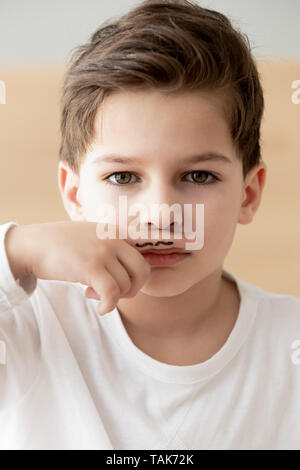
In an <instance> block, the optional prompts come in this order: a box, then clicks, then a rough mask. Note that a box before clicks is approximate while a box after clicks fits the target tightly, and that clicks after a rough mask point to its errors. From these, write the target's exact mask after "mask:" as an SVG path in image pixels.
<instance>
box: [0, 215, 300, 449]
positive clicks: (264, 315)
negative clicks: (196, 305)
mask: <svg viewBox="0 0 300 470" xmlns="http://www.w3.org/2000/svg"><path fill="white" fill-rule="evenodd" d="M12 224H15V225H17V224H16V223H15V222H9V223H7V224H2V225H0V260H1V263H0V449H36V450H37V449H81V450H83V449H107V450H114V449H120V450H121V449H131V450H132V449H145V450H149V449H150V450H155V449H161V450H163V449H182V450H185V449H186V450H198V449H199V450H200V449H207V450H208V449H235V450H237V449H274V450H275V449H276V450H277V449H300V300H299V299H297V298H295V297H292V296H290V295H279V294H275V293H273V292H269V291H265V290H262V289H261V288H259V287H257V286H254V285H251V284H249V283H247V282H246V281H244V280H241V279H238V278H237V277H236V276H234V275H233V274H231V273H229V272H228V271H226V270H223V275H225V276H228V277H229V278H231V279H233V280H235V281H236V283H237V286H238V290H239V293H240V296H241V305H240V311H239V315H238V317H237V320H236V323H235V325H234V328H233V330H232V331H231V333H230V335H229V337H228V339H227V341H226V342H225V344H224V345H223V346H222V347H221V349H220V350H219V351H218V352H217V353H216V354H214V355H213V356H212V357H211V358H210V359H208V360H207V361H205V362H202V363H199V364H195V365H190V366H175V365H170V364H166V363H162V362H160V361H157V360H156V359H154V358H152V357H151V356H148V355H147V354H145V353H144V352H143V351H142V350H140V349H139V348H137V347H136V346H135V344H134V343H133V341H132V340H131V338H130V337H129V335H128V334H127V331H126V329H125V327H124V325H123V323H122V319H121V317H120V314H119V312H118V309H117V308H115V309H114V310H112V311H111V312H110V313H108V314H106V315H104V316H100V315H98V313H97V302H98V301H96V300H94V299H87V298H86V297H85V296H84V290H85V288H86V286H84V285H82V284H80V283H70V282H63V281H49V280H41V279H37V280H36V279H35V278H23V279H22V280H21V281H20V283H19V281H15V279H14V277H13V274H12V272H11V270H10V267H9V264H8V260H7V256H6V251H5V245H4V237H5V234H6V232H7V230H8V228H9V227H10V226H11V225H12ZM62 262H63V260H62Z"/></svg>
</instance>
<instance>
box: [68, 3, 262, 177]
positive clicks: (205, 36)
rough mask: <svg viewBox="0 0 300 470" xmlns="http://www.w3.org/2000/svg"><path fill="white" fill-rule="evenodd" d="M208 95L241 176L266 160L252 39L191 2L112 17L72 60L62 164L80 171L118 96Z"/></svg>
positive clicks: (220, 16)
mask: <svg viewBox="0 0 300 470" xmlns="http://www.w3.org/2000/svg"><path fill="white" fill-rule="evenodd" d="M138 89H144V90H157V91H159V92H161V93H166V94H172V93H177V92H178V93H180V92H184V91H196V90H200V91H205V92H207V91H208V92H212V93H216V94H218V95H219V96H220V97H222V103H224V107H223V109H224V111H225V116H226V120H227V122H228V125H229V128H230V133H231V136H232V139H233V143H234V145H235V148H236V151H237V155H238V158H239V159H240V160H242V165H243V176H244V177H245V175H246V174H247V173H248V171H249V170H250V169H251V168H252V167H253V166H255V165H256V164H258V163H259V162H260V159H261V150H260V126H261V119H262V115H263V110H264V97H263V91H262V87H261V84H260V78H259V73H258V70H257V67H256V64H255V61H254V58H253V56H252V53H251V47H250V43H249V39H248V37H247V35H245V34H243V33H242V32H240V31H239V30H237V29H235V28H234V27H233V26H232V24H231V21H230V20H229V19H228V18H227V17H226V16H224V15H223V14H221V13H219V12H217V11H214V10H210V9H207V8H203V7H201V6H200V5H199V4H198V3H196V2H193V1H188V0H145V1H143V2H140V3H139V4H138V5H137V6H136V7H135V8H133V9H132V10H130V11H129V12H128V13H126V14H124V15H123V16H121V17H120V18H118V19H109V20H107V21H105V22H104V23H102V24H101V26H100V27H99V28H98V29H97V30H96V31H95V32H94V33H93V34H92V35H91V36H90V38H89V41H88V42H87V43H86V44H83V45H79V46H77V47H76V48H75V51H74V52H73V54H72V55H71V58H70V63H69V67H68V69H67V71H66V75H65V78H64V81H63V85H62V90H61V122H60V130H61V145H60V149H59V158H60V160H63V161H66V162H67V163H68V164H69V165H70V167H71V168H72V170H73V171H75V172H76V173H78V172H79V168H80V164H81V162H82V158H83V156H84V155H85V153H86V152H87V150H88V148H89V146H90V144H91V142H92V141H93V140H94V136H95V134H94V132H95V118H96V114H97V111H98V109H99V106H101V103H103V102H104V99H105V98H106V97H108V96H109V95H111V94H112V93H113V92H118V91H126V90H138Z"/></svg>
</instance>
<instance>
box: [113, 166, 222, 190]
mask: <svg viewBox="0 0 300 470" xmlns="http://www.w3.org/2000/svg"><path fill="white" fill-rule="evenodd" d="M115 175H116V176H117V177H116V180H117V181H116V182H111V181H110V180H109V178H111V177H112V176H115ZM124 175H125V176H124ZM187 175H193V181H190V182H191V183H196V184H200V185H204V184H211V183H213V182H214V181H219V178H218V177H217V176H216V175H214V174H213V173H210V172H208V171H204V170H198V171H192V172H190V173H187V174H186V175H185V176H187ZM130 176H135V175H134V174H133V173H131V172H130V171H120V172H116V173H112V174H110V175H108V176H107V177H106V178H104V181H105V183H108V184H114V185H116V186H127V185H128V184H129V181H130ZM203 176H204V178H203ZM208 176H210V177H211V180H210V182H207V177H208Z"/></svg>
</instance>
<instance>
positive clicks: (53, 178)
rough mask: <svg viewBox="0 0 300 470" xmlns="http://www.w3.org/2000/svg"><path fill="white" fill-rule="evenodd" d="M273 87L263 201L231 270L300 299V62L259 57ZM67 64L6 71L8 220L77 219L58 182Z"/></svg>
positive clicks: (0, 113)
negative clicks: (297, 97) (298, 94)
mask: <svg viewBox="0 0 300 470" xmlns="http://www.w3.org/2000/svg"><path fill="white" fill-rule="evenodd" d="M258 66H259V70H260V73H261V78H262V83H263V88H264V91H265V100H266V112H265V116H264V122H263V127H262V151H263V158H264V160H265V162H266V163H267V165H268V174H267V182H266V186H265V190H264V194H263V200H262V203H261V206H260V208H259V210H258V212H257V214H256V215H255V218H254V220H253V222H252V223H251V224H249V225H238V226H237V230H236V235H235V239H234V242H233V245H232V248H231V250H230V252H229V254H228V256H227V258H226V260H225V263H224V267H225V268H227V269H228V270H231V271H233V272H234V273H235V274H236V275H238V276H239V277H241V278H243V279H245V280H247V281H249V282H252V283H253V284H256V285H259V286H261V287H262V288H264V289H268V290H271V291H273V292H278V293H282V294H291V295H295V296H297V297H299V298H300V246H299V245H300V215H299V206H300V151H299V147H300V145H299V140H300V104H299V105H295V104H293V103H292V101H291V95H292V92H293V90H292V88H291V83H292V82H293V81H294V80H297V79H298V80H300V61H297V62H291V61H280V62H278V61H277V62H262V61H259V62H258ZM63 73H64V68H63V67H62V66H57V67H53V66H52V67H27V68H10V69H3V68H2V69H1V68H0V79H1V80H3V81H4V82H5V84H6V104H5V105H0V156H1V158H0V223H5V222H8V221H15V222H17V223H19V224H30V223H40V222H52V221H58V220H69V219H68V215H67V214H66V212H65V210H64V207H63V205H62V202H61V200H60V195H59V191H58V185H57V162H58V148H59V94H60V87H61V84H62V79H63Z"/></svg>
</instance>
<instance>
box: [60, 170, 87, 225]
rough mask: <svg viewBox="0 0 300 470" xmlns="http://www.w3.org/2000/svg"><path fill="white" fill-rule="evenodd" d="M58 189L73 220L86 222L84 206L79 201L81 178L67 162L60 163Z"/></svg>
mask: <svg viewBox="0 0 300 470" xmlns="http://www.w3.org/2000/svg"><path fill="white" fill-rule="evenodd" d="M57 176H58V187H59V192H60V195H61V198H62V201H63V205H64V207H65V209H66V211H67V213H68V215H69V217H70V219H71V220H74V221H75V220H84V217H83V210H82V206H81V204H80V202H79V200H78V190H79V183H80V177H79V175H77V174H76V173H74V171H73V170H72V169H71V168H70V166H69V164H68V163H67V162H63V161H59V163H58V175H57Z"/></svg>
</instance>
